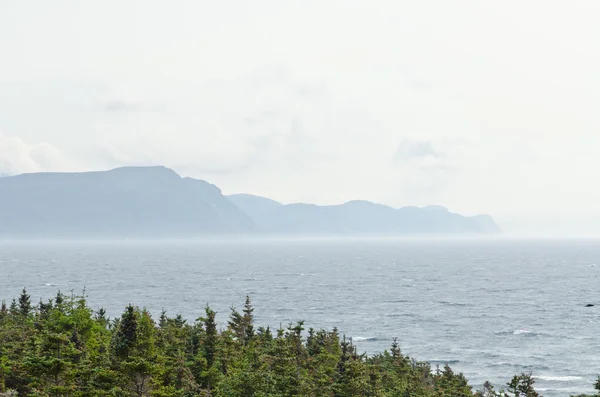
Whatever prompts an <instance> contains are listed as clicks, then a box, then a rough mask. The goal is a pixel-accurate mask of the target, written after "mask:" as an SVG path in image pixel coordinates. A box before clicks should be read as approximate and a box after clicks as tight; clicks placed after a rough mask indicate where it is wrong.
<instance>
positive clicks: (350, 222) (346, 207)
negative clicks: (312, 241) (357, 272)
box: [227, 194, 500, 235]
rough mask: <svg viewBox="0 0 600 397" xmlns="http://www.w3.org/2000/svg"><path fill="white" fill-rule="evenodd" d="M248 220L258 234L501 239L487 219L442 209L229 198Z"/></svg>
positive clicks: (367, 202) (238, 196) (434, 207)
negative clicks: (485, 236)
mask: <svg viewBox="0 0 600 397" xmlns="http://www.w3.org/2000/svg"><path fill="white" fill-rule="evenodd" d="M227 197H228V198H229V200H230V201H231V202H233V203H234V204H235V205H236V206H238V208H240V210H242V211H243V212H245V213H246V214H248V215H249V216H250V217H251V218H252V219H253V220H254V223H255V224H256V226H257V228H258V230H259V231H261V232H263V233H269V234H298V235H300V234H302V235H326V234H333V235H360V234H371V235H394V234H417V233H418V234H431V233H440V234H447V233H473V234H480V233H498V232H500V229H499V228H498V226H497V225H496V224H495V223H494V220H493V219H492V218H491V217H490V216H489V215H480V216H477V217H465V216H462V215H459V214H454V213H452V212H450V211H448V209H446V208H444V207H441V206H428V207H423V208H418V207H403V208H399V209H395V208H392V207H389V206H385V205H381V204H375V203H371V202H369V201H350V202H347V203H345V204H341V205H330V206H318V205H314V204H289V205H283V204H281V203H278V202H277V201H273V200H271V199H268V198H265V197H260V196H252V195H248V194H236V195H231V196H227Z"/></svg>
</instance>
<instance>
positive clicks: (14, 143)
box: [0, 133, 63, 175]
mask: <svg viewBox="0 0 600 397" xmlns="http://www.w3.org/2000/svg"><path fill="white" fill-rule="evenodd" d="M62 165H63V164H62V158H61V155H60V153H59V152H58V150H56V149H55V148H54V147H52V146H51V145H50V144H48V143H46V142H41V143H37V144H33V145H30V144H28V143H26V142H25V141H23V140H22V139H20V138H18V137H15V136H8V135H4V134H2V133H0V173H3V174H8V175H16V174H22V173H27V172H43V171H56V170H60V169H61V168H62V167H61V166H62Z"/></svg>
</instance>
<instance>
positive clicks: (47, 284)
mask: <svg viewBox="0 0 600 397" xmlns="http://www.w3.org/2000/svg"><path fill="white" fill-rule="evenodd" d="M44 285H45V286H46V287H58V284H54V283H46V284H44Z"/></svg>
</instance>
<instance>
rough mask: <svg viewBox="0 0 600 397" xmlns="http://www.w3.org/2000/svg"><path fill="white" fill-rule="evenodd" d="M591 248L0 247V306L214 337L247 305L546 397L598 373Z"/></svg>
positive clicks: (367, 242)
mask: <svg viewBox="0 0 600 397" xmlns="http://www.w3.org/2000/svg"><path fill="white" fill-rule="evenodd" d="M599 265H600V244H598V241H596V240H534V239H527V240H510V239H477V240H474V239H452V240H444V239H431V240H420V239H403V240H400V239H387V240H381V239H356V240H348V239H346V240H338V239H324V240H238V241H210V242H209V241H178V242H52V243H50V242H1V243H0V268H1V269H2V273H3V274H4V275H5V276H6V277H2V278H0V292H1V298H3V299H7V300H8V299H11V298H12V297H16V296H17V295H18V294H19V293H20V290H21V288H22V287H23V286H25V287H27V289H28V291H29V292H30V293H31V295H32V298H33V299H34V300H36V301H37V299H39V298H40V297H43V298H44V299H48V298H52V297H54V296H55V294H56V292H57V290H59V289H60V290H61V291H62V292H64V293H67V292H69V291H70V290H72V289H73V290H75V292H78V291H80V290H81V289H82V288H83V287H84V286H85V287H86V289H87V293H88V295H89V301H90V303H91V305H92V306H93V307H99V306H104V307H105V308H106V309H107V310H108V313H109V315H110V316H117V315H120V313H121V311H122V310H123V308H124V305H126V304H127V303H129V302H131V303H134V304H138V305H141V306H146V307H147V308H149V309H150V310H151V311H152V312H153V313H155V314H156V315H158V313H159V312H160V310H161V309H162V308H165V309H166V310H167V311H168V312H169V313H170V314H171V315H174V314H176V313H181V314H183V315H184V317H185V318H187V319H188V320H189V321H193V319H195V318H197V317H199V316H200V315H201V314H202V313H203V310H204V307H205V305H206V303H210V304H211V306H212V307H213V308H214V309H216V310H217V311H218V312H219V315H218V320H219V323H220V324H221V325H222V326H224V325H225V322H226V319H227V314H228V312H229V306H230V305H232V304H234V305H236V306H238V307H240V306H242V304H243V298H244V296H245V295H246V294H249V295H250V296H251V298H252V300H253V302H254V305H255V308H256V322H257V324H258V325H270V326H271V327H272V328H277V327H279V325H280V324H282V325H283V326H286V325H287V324H288V322H289V321H296V320H305V325H306V327H307V328H308V327H315V328H332V327H338V328H339V329H340V332H341V333H344V334H346V335H347V336H349V337H352V338H353V340H354V342H355V344H356V345H357V346H358V350H359V351H365V352H368V353H374V352H379V351H382V350H384V349H387V348H389V346H390V344H391V339H392V338H393V337H398V338H399V341H400V345H401V347H402V349H403V352H404V353H405V354H409V355H410V356H411V357H414V358H416V359H419V360H429V361H431V362H432V364H434V365H435V364H440V365H443V364H444V363H449V364H450V365H451V366H452V368H453V369H455V370H457V371H463V372H464V373H465V375H466V376H467V378H468V379H469V381H470V383H471V384H472V385H473V386H474V387H475V388H479V387H480V386H481V384H482V383H483V382H484V381H485V380H490V381H491V382H493V383H494V384H495V386H496V387H499V386H502V385H503V384H505V383H506V382H507V381H508V380H509V379H510V377H512V375H514V374H517V373H521V372H533V374H534V376H536V377H537V378H538V379H537V386H539V390H540V392H541V393H542V394H543V395H544V396H547V397H553V396H566V395H568V394H576V393H582V392H590V391H591V389H592V384H593V383H594V381H595V378H596V376H597V375H598V374H600V357H598V355H597V354H596V353H595V351H596V349H597V347H598V345H599V343H600V332H599V331H600V306H597V307H585V305H586V304H587V303H600V302H599V300H600V299H599V294H598V285H600V266H599Z"/></svg>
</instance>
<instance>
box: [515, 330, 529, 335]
mask: <svg viewBox="0 0 600 397" xmlns="http://www.w3.org/2000/svg"><path fill="white" fill-rule="evenodd" d="M531 333H532V332H531V331H529V330H527V329H517V330H515V331H514V332H513V335H522V334H531Z"/></svg>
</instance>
